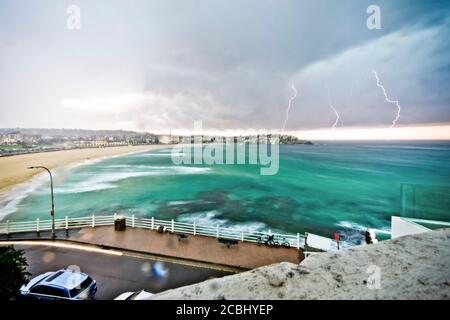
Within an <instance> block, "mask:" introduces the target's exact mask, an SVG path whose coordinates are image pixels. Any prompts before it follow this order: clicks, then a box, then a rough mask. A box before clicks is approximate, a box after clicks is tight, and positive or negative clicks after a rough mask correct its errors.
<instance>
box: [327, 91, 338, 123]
mask: <svg viewBox="0 0 450 320" xmlns="http://www.w3.org/2000/svg"><path fill="white" fill-rule="evenodd" d="M328 105H329V106H330V108H331V109H332V110H333V111H334V114H335V115H336V120H335V121H334V123H333V126H332V129H333V130H334V129H336V126H337V124H338V122H339V118H340V117H339V113H338V112H337V110H336V108H335V107H334V106H333V103H332V102H331V95H330V90H328Z"/></svg>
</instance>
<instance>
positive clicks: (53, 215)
mask: <svg viewBox="0 0 450 320" xmlns="http://www.w3.org/2000/svg"><path fill="white" fill-rule="evenodd" d="M28 169H44V170H46V171H47V172H48V174H49V175H50V190H51V195H52V212H51V215H52V238H55V237H56V234H55V199H54V196H53V176H52V173H51V172H50V170H49V169H48V168H46V167H44V166H33V167H28Z"/></svg>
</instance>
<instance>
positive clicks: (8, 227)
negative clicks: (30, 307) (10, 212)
mask: <svg viewBox="0 0 450 320" xmlns="http://www.w3.org/2000/svg"><path fill="white" fill-rule="evenodd" d="M123 217H125V218H126V225H127V227H132V228H144V229H151V230H156V229H158V228H159V227H161V226H162V227H164V228H165V230H167V231H169V232H174V233H184V234H192V235H200V236H207V237H215V238H226V239H232V240H238V241H242V242H244V241H248V242H258V240H259V239H262V238H264V237H266V236H268V235H273V236H274V240H276V241H278V242H279V243H282V242H287V243H289V246H291V247H295V248H297V249H300V248H303V247H304V245H305V239H306V237H305V235H303V234H300V233H297V234H281V233H272V232H271V231H270V230H269V232H259V231H248V230H240V229H237V228H225V227H221V226H219V225H215V226H211V225H201V224H197V223H196V222H194V223H184V222H178V221H175V220H173V219H172V220H170V221H169V220H159V219H155V218H153V217H152V218H142V217H136V216H135V215H132V216H123ZM116 218H117V215H116V214H114V215H104V216H101V215H91V216H87V217H67V216H66V217H64V218H60V219H55V229H56V230H64V229H65V230H69V229H73V228H86V227H90V228H95V227H99V226H110V225H113V224H114V220H115V219H116ZM51 228H52V221H51V220H50V219H49V220H41V219H39V218H38V219H36V220H34V221H17V222H10V221H9V220H8V221H6V222H2V223H0V234H6V235H9V234H12V233H19V232H41V231H48V230H51Z"/></svg>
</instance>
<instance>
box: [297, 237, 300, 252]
mask: <svg viewBox="0 0 450 320" xmlns="http://www.w3.org/2000/svg"><path fill="white" fill-rule="evenodd" d="M297 249H298V250H300V233H297Z"/></svg>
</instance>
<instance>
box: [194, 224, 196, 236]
mask: <svg viewBox="0 0 450 320" xmlns="http://www.w3.org/2000/svg"><path fill="white" fill-rule="evenodd" d="M196 233H197V227H196V225H195V221H194V236H195V234H196Z"/></svg>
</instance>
